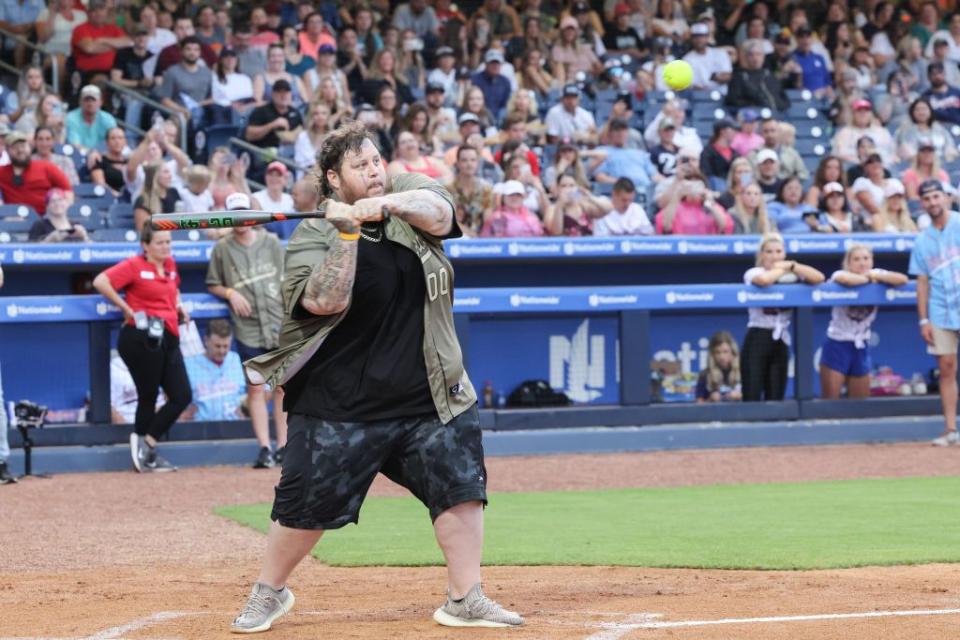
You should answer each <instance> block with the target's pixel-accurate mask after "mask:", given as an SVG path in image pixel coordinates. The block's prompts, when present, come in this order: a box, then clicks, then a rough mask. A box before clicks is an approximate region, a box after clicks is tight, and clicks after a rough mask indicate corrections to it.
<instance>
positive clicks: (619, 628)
mask: <svg viewBox="0 0 960 640" xmlns="http://www.w3.org/2000/svg"><path fill="white" fill-rule="evenodd" d="M639 615H647V616H653V615H656V614H639ZM949 615H960V609H906V610H902V611H863V612H855V613H823V614H814V615H805V616H770V617H763V618H720V619H718V620H677V621H672V622H671V621H654V620H650V619H649V617H648V619H646V620H639V621H632V620H627V621H624V622H604V623H601V624H600V625H599V626H600V627H602V628H604V629H605V630H607V631H612V632H622V633H620V634H619V635H604V634H605V632H604V631H601V632H599V633H595V634H593V635H592V636H589V638H588V639H587V640H615V639H616V638H619V637H620V636H622V635H624V634H625V633H626V632H628V631H632V630H634V629H676V628H679V627H708V626H714V625H722V624H766V623H772V622H810V621H816V620H851V619H857V618H894V617H908V616H949Z"/></svg>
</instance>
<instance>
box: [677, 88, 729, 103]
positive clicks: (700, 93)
mask: <svg viewBox="0 0 960 640" xmlns="http://www.w3.org/2000/svg"><path fill="white" fill-rule="evenodd" d="M685 95H688V96H689V98H690V100H691V101H692V102H706V103H709V104H720V103H721V102H722V101H723V95H722V94H721V93H720V92H719V91H717V90H716V89H713V90H709V91H706V90H703V89H694V90H692V91H689V92H688V93H687V94H685Z"/></svg>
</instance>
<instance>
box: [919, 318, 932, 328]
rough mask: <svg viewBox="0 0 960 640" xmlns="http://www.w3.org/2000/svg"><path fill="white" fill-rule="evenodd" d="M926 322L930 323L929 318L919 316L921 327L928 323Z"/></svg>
mask: <svg viewBox="0 0 960 640" xmlns="http://www.w3.org/2000/svg"><path fill="white" fill-rule="evenodd" d="M928 324H930V318H920V326H921V327H923V326H926V325H928Z"/></svg>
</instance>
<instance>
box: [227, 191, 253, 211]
mask: <svg viewBox="0 0 960 640" xmlns="http://www.w3.org/2000/svg"><path fill="white" fill-rule="evenodd" d="M224 204H225V205H226V207H227V209H229V210H230V211H236V210H238V209H249V208H250V196H248V195H247V194H245V193H240V192H237V193H231V194H230V195H228V196H227V199H226V200H225V201H224Z"/></svg>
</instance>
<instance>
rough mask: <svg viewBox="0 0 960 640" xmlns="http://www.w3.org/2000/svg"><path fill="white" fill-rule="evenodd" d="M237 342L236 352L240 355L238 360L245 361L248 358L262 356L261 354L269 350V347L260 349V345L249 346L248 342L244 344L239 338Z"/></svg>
mask: <svg viewBox="0 0 960 640" xmlns="http://www.w3.org/2000/svg"><path fill="white" fill-rule="evenodd" d="M236 343H237V353H238V354H239V355H240V362H246V361H247V360H249V359H250V358H256V357H257V356H262V355H263V354H265V353H267V352H268V351H270V350H269V349H262V348H260V347H251V346H250V345H248V344H244V343H242V342H240V341H239V340H237V341H236Z"/></svg>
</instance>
